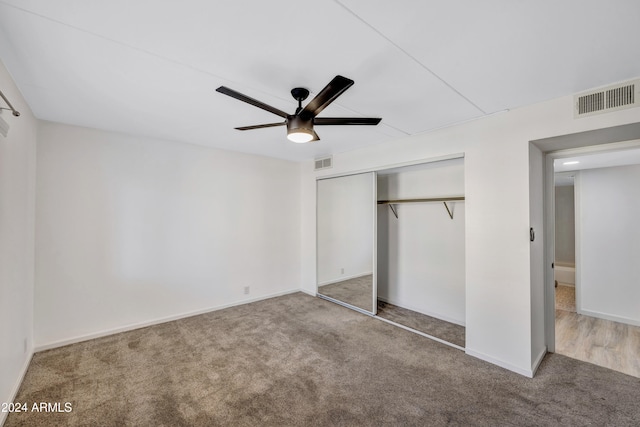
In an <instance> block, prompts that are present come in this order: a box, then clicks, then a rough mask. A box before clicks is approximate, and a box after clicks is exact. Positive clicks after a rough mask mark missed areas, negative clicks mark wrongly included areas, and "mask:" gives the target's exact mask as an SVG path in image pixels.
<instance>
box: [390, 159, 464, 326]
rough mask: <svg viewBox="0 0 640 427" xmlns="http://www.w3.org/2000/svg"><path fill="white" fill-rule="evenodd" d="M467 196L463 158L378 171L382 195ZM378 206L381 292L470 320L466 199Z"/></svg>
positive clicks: (419, 308) (434, 312) (399, 301)
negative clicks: (396, 170)
mask: <svg viewBox="0 0 640 427" xmlns="http://www.w3.org/2000/svg"><path fill="white" fill-rule="evenodd" d="M448 196H464V161H463V159H456V160H449V161H443V162H435V163H430V164H428V165H427V167H426V168H424V169H418V170H416V169H414V168H409V169H408V170H406V169H405V171H399V172H396V173H393V174H381V175H379V176H378V200H389V199H411V198H431V197H448ZM448 205H449V208H450V209H452V211H453V214H454V217H453V220H452V219H451V218H450V217H449V214H448V213H447V210H446V209H445V207H444V205H443V204H442V203H441V202H439V203H415V204H398V205H395V208H396V211H397V213H398V218H396V217H395V215H394V214H393V213H392V212H391V210H390V209H389V206H388V205H380V206H378V297H379V298H381V299H382V300H384V301H387V302H390V303H392V304H395V305H398V306H401V307H405V308H409V309H411V310H414V311H417V312H419V313H424V314H427V315H429V316H433V317H437V318H440V319H443V320H446V321H449V322H453V323H457V324H460V325H464V324H465V263H464V256H465V252H464V223H465V215H464V212H465V209H464V202H448Z"/></svg>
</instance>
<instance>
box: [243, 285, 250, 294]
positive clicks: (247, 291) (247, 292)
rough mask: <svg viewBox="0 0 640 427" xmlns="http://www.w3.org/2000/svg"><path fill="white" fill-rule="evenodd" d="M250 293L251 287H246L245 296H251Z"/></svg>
mask: <svg viewBox="0 0 640 427" xmlns="http://www.w3.org/2000/svg"><path fill="white" fill-rule="evenodd" d="M249 292H251V287H249V286H245V287H244V294H245V295H249Z"/></svg>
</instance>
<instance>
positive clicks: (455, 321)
mask: <svg viewBox="0 0 640 427" xmlns="http://www.w3.org/2000/svg"><path fill="white" fill-rule="evenodd" d="M378 299H379V300H380V301H383V302H386V303H387V304H393V305H397V306H398V307H400V308H406V309H407V310H411V311H415V312H416V313H420V314H424V315H425V316H430V317H435V318H436V319H440V320H444V321H445V322H449V323H453V324H455V325H460V326H466V324H465V322H461V321H460V320H457V319H453V318H451V317H449V316H443V315H441V314H440V313H434V312H431V311H425V310H419V309H417V308H415V307H413V306H411V304H404V303H402V302H401V301H395V300H391V299H389V298H385V297H381V296H380V295H378Z"/></svg>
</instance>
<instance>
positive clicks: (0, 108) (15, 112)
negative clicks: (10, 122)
mask: <svg viewBox="0 0 640 427" xmlns="http://www.w3.org/2000/svg"><path fill="white" fill-rule="evenodd" d="M0 96H1V97H2V99H4V102H5V103H6V104H7V106H8V107H9V108H4V107H0V110H11V112H12V113H13V115H14V116H16V117H18V116H19V115H20V112H19V111H18V110H16V109H15V108H13V105H11V103H10V102H9V100H8V99H7V97H6V96H4V93H2V91H1V90H0Z"/></svg>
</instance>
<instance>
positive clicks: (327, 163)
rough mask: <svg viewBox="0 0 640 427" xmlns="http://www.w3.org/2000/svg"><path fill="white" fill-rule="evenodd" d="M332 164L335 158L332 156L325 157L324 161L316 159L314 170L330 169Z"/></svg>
mask: <svg viewBox="0 0 640 427" xmlns="http://www.w3.org/2000/svg"><path fill="white" fill-rule="evenodd" d="M332 164H333V158H332V157H331V156H329V157H323V158H322V159H316V160H315V167H314V169H313V170H320V169H328V168H330V167H331V165H332Z"/></svg>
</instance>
